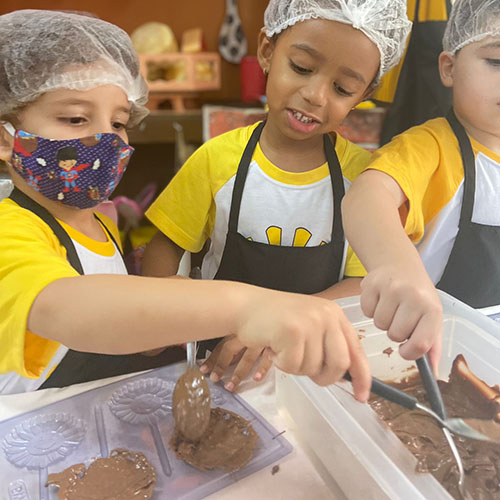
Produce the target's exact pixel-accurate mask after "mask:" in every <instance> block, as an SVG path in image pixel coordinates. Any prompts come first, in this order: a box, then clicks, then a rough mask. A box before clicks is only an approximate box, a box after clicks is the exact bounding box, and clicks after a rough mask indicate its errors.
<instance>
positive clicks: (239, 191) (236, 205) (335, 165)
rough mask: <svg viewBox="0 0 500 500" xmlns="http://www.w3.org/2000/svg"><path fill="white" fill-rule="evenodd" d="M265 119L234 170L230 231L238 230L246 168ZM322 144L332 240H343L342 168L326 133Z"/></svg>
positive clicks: (343, 191)
mask: <svg viewBox="0 0 500 500" xmlns="http://www.w3.org/2000/svg"><path fill="white" fill-rule="evenodd" d="M265 124H266V122H265V121H263V122H262V123H259V125H258V126H257V127H256V128H255V130H254V131H253V133H252V136H251V137H250V140H249V141H248V143H247V145H246V147H245V150H244V152H243V155H242V156H241V159H240V163H239V165H238V170H237V172H236V179H235V180H234V187H233V196H232V199H231V211H230V214H229V224H228V229H229V231H230V232H233V233H236V232H237V231H238V220H239V218H240V208H241V198H242V196H243V189H244V187H245V181H246V178H247V174H248V168H249V167H250V162H251V161H252V156H253V152H254V150H255V148H256V146H257V143H258V142H259V139H260V136H261V134H262V130H263V128H264V125H265ZM323 145H324V150H325V156H326V160H327V163H328V168H329V170H330V180H331V183H332V191H333V222H332V241H344V229H343V226H342V214H341V203H342V198H343V197H344V194H345V188H344V179H343V177H342V169H341V167H340V163H339V159H338V157H337V154H336V152H335V147H334V146H333V142H332V139H331V138H330V136H329V135H328V134H324V135H323Z"/></svg>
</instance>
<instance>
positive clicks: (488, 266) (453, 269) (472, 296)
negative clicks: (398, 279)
mask: <svg viewBox="0 0 500 500" xmlns="http://www.w3.org/2000/svg"><path fill="white" fill-rule="evenodd" d="M447 119H448V122H449V123H450V125H451V127H452V129H453V132H454V133H455V135H456V136H457V139H458V143H459V145H460V152H461V154H462V163H463V167H464V196H463V201H462V209H461V212H460V222H459V226H458V234H457V237H456V239H455V243H454V245H453V248H452V250H451V255H450V258H449V259H448V263H447V264H446V267H445V270H444V273H443V276H442V278H441V280H440V281H439V283H438V284H437V288H439V289H441V290H444V291H445V292H447V293H449V294H451V295H453V296H454V297H456V298H457V299H459V300H461V301H462V302H465V303H466V304H468V305H470V306H471V307H476V308H481V307H489V306H493V305H498V304H500V227H498V226H488V225H485V224H476V223H475V222H472V213H473V210H474V197H475V192H476V162H475V158H474V152H473V150H472V146H471V143H470V140H469V138H468V136H467V133H466V132H465V130H464V128H463V126H462V125H461V123H460V122H459V121H458V120H457V118H456V116H455V113H454V112H453V111H451V112H450V113H449V114H448V116H447Z"/></svg>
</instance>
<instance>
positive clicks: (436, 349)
mask: <svg viewBox="0 0 500 500" xmlns="http://www.w3.org/2000/svg"><path fill="white" fill-rule="evenodd" d="M442 350H443V335H442V334H441V333H440V334H439V335H438V336H437V337H436V341H435V342H434V344H433V345H432V347H431V350H430V351H429V361H430V363H431V366H432V370H433V372H434V375H435V377H436V378H438V376H439V370H438V368H439V362H440V361H441V354H442Z"/></svg>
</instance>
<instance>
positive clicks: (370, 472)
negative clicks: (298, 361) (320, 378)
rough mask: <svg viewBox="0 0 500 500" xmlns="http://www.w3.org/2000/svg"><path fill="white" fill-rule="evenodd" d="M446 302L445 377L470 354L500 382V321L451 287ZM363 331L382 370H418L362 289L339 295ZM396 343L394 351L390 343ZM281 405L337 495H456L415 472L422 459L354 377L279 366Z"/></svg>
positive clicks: (380, 373) (394, 375)
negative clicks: (296, 372) (368, 313)
mask: <svg viewBox="0 0 500 500" xmlns="http://www.w3.org/2000/svg"><path fill="white" fill-rule="evenodd" d="M440 296H441V301H442V303H443V310H444V332H443V357H442V360H441V363H440V366H439V375H440V378H443V379H447V377H448V374H449V372H450V370H451V367H452V363H453V360H454V359H455V357H456V356H457V354H463V355H464V356H465V359H466V360H467V363H468V364H469V366H470V368H471V370H472V371H473V372H474V373H475V374H476V375H477V376H478V377H480V378H481V379H483V380H484V381H485V382H486V383H488V384H489V385H495V384H498V383H500V325H499V324H498V323H496V322H495V321H493V320H491V319H489V318H488V317H486V316H484V315H482V314H481V313H480V312H478V311H475V310H474V309H472V308H470V307H468V306H466V305H465V304H463V303H461V302H460V301H458V300H456V299H454V298H453V297H451V296H450V295H447V294H445V293H441V292H440ZM338 302H339V303H340V304H341V305H342V307H343V308H344V311H345V313H346V315H347V316H348V318H349V319H350V320H351V321H352V322H353V324H354V326H355V328H356V330H357V332H358V334H359V335H360V336H362V342H363V346H364V348H365V350H366V352H367V354H368V357H369V360H370V366H371V369H372V373H373V375H374V376H376V377H378V378H381V379H384V380H399V379H401V378H403V377H405V376H407V375H409V374H411V373H413V372H414V371H416V366H415V363H414V362H409V361H406V360H403V359H402V358H401V357H400V356H399V354H398V346H397V344H395V343H393V342H391V341H390V340H389V338H388V337H387V335H386V333H385V332H383V331H380V330H378V329H377V328H376V327H375V326H374V325H373V322H372V321H371V320H369V319H367V318H366V317H365V316H364V315H363V313H362V312H361V308H360V305H359V297H351V298H349V299H342V300H340V301H338ZM388 347H392V348H393V349H394V351H393V352H392V354H386V353H384V352H383V351H384V350H385V349H387V348H388ZM276 397H277V404H278V408H279V410H280V413H281V414H282V416H283V417H284V418H285V420H286V421H287V423H288V425H289V426H290V427H291V429H292V430H293V431H294V433H295V434H296V436H297V438H298V440H299V442H300V443H301V444H302V445H303V446H304V447H305V448H306V450H308V451H309V454H310V455H311V459H312V461H313V463H315V465H316V467H317V469H318V472H319V473H320V474H321V475H322V476H323V479H324V480H325V482H326V483H327V484H329V485H331V488H332V492H335V498H339V499H341V498H342V497H343V496H344V497H345V498H348V499H353V500H365V499H366V500H378V499H391V500H402V499H404V500H416V499H419V500H420V499H421V500H424V499H432V500H450V499H451V498H452V497H451V496H450V495H449V494H448V493H447V491H446V490H445V489H444V488H443V487H442V486H441V485H440V484H439V483H438V481H437V480H436V479H434V477H433V476H432V475H431V474H417V473H416V472H415V466H416V463H417V462H416V459H415V457H414V456H413V455H412V454H411V452H410V451H408V450H407V449H406V448H405V446H404V445H403V444H402V443H401V442H400V441H399V439H398V438H397V437H396V435H395V434H393V433H392V432H391V431H390V430H388V429H387V428H386V427H385V425H384V424H383V423H382V422H381V421H380V420H379V419H378V418H377V416H376V414H375V412H374V411H373V410H372V409H371V408H370V406H368V405H366V404H361V403H358V402H357V401H356V400H355V399H354V398H353V397H352V388H351V385H350V384H349V383H348V382H342V383H339V384H336V385H334V386H330V387H327V388H322V387H319V386H317V385H316V384H314V383H313V382H312V381H311V380H310V379H308V378H307V377H294V376H290V375H286V374H283V373H279V372H278V373H277V381H276Z"/></svg>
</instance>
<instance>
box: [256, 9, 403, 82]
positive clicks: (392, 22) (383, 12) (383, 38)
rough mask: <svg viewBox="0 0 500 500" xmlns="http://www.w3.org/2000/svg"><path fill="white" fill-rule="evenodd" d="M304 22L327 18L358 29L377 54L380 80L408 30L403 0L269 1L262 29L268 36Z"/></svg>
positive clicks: (394, 60)
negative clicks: (263, 28) (374, 47)
mask: <svg viewBox="0 0 500 500" xmlns="http://www.w3.org/2000/svg"><path fill="white" fill-rule="evenodd" d="M306 19H329V20H331V21H339V22H341V23H346V24H351V25H352V26H353V27H354V28H356V29H358V30H361V31H362V32H363V33H364V34H365V35H366V36H367V37H368V38H369V39H370V40H371V41H372V42H373V43H374V44H375V45H376V46H377V47H378V50H379V52H380V70H379V75H378V76H379V77H381V76H382V75H383V74H384V73H386V72H387V71H388V70H389V69H391V68H392V67H393V66H395V65H396V64H397V63H398V61H399V59H400V58H401V56H402V55H403V52H404V50H405V47H406V43H405V42H406V38H407V36H408V34H409V32H410V29H411V22H410V21H408V17H407V15H406V0H270V2H269V5H268V7H267V9H266V12H265V14H264V27H265V30H266V34H267V36H269V37H271V36H273V35H275V34H277V33H280V32H281V31H283V30H284V29H286V28H288V27H290V26H293V25H294V24H296V23H299V22H301V21H305V20H306Z"/></svg>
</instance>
